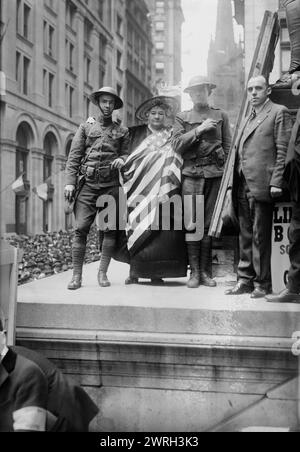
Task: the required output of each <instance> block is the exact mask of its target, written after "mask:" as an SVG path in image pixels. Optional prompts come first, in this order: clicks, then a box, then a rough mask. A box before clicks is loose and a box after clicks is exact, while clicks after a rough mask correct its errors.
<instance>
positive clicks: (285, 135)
mask: <svg viewBox="0 0 300 452" xmlns="http://www.w3.org/2000/svg"><path fill="white" fill-rule="evenodd" d="M247 120H248V118H247ZM247 120H246V121H245V122H244V123H243V124H242V125H241V127H240V131H239V135H238V138H237V144H236V165H235V169H236V170H237V168H238V160H239V149H242V154H241V165H242V171H243V174H244V176H245V179H246V182H247V185H248V187H249V189H250V192H251V194H252V195H253V197H254V198H255V199H256V200H257V201H260V202H273V199H272V197H271V195H270V188H271V187H278V188H284V179H283V174H284V168H285V160H286V155H287V149H288V145H289V140H290V136H291V130H292V118H291V115H290V113H289V111H288V109H287V108H286V107H284V106H283V105H278V104H274V103H273V102H271V101H269V102H267V103H266V105H265V106H264V108H263V109H262V111H261V112H260V113H259V114H258V115H257V117H256V118H255V120H253V121H251V123H250V124H249V125H248V126H247ZM235 176H237V172H236V174H235ZM236 181H237V177H235V178H234V184H233V189H234V192H235V193H236V183H235V182H236Z"/></svg>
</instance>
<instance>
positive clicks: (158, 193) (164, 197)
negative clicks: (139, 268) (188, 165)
mask: <svg viewBox="0 0 300 452" xmlns="http://www.w3.org/2000/svg"><path fill="white" fill-rule="evenodd" d="M171 137H172V132H171V131H170V130H163V131H161V132H157V133H153V134H152V135H150V136H149V137H147V138H146V139H145V140H144V141H143V142H142V143H141V144H140V145H139V146H138V147H137V149H136V150H135V151H134V152H133V153H132V154H131V155H130V156H129V157H128V159H127V161H126V163H125V166H124V168H123V171H122V173H123V174H122V175H123V188H124V192H125V195H126V197H127V236H128V249H129V251H130V252H131V253H132V254H134V253H135V252H136V251H137V250H138V249H140V247H141V246H142V244H143V243H144V242H145V240H146V239H147V238H148V237H149V236H150V235H151V232H152V231H153V229H154V228H155V225H157V221H158V216H159V206H160V204H162V203H164V202H167V201H168V200H169V199H170V197H171V196H172V194H174V193H175V192H176V191H178V188H179V187H180V184H181V168H182V164H183V160H182V158H181V156H180V155H178V154H176V153H175V152H174V151H173V149H172V146H171Z"/></svg>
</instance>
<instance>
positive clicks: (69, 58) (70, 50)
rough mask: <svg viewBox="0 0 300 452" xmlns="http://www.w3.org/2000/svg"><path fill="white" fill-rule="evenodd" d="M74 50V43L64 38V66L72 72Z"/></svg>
mask: <svg viewBox="0 0 300 452" xmlns="http://www.w3.org/2000/svg"><path fill="white" fill-rule="evenodd" d="M74 52H75V47H74V45H73V44H72V43H71V41H69V40H68V39H66V55H65V60H66V67H67V69H69V71H71V72H74Z"/></svg>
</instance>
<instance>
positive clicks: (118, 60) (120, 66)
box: [117, 50, 122, 69]
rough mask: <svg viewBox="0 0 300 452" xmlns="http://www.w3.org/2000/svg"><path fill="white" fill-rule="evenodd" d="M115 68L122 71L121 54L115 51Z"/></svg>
mask: <svg viewBox="0 0 300 452" xmlns="http://www.w3.org/2000/svg"><path fill="white" fill-rule="evenodd" d="M117 68H118V69H122V53H121V52H120V51H119V50H117Z"/></svg>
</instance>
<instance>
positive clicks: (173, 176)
mask: <svg viewBox="0 0 300 452" xmlns="http://www.w3.org/2000/svg"><path fill="white" fill-rule="evenodd" d="M178 108H179V105H178V102H177V100H176V99H175V98H173V97H167V96H156V97H154V98H151V99H149V100H147V101H146V102H144V103H143V104H142V105H141V106H140V107H139V108H138V110H137V112H136V118H137V119H138V120H140V121H143V122H146V124H144V125H142V126H137V127H133V128H131V130H130V136H131V155H130V156H129V157H128V159H127V161H126V163H125V166H124V168H123V169H122V175H123V182H124V191H125V194H126V197H127V237H128V250H129V253H130V276H129V278H128V279H127V280H126V284H127V285H129V284H137V283H138V282H139V278H145V279H151V281H152V284H155V285H160V284H163V283H164V281H163V278H179V277H185V276H186V274H187V261H186V250H185V241H184V232H183V228H176V227H175V226H174V223H175V222H176V220H179V222H181V224H182V218H178V217H180V209H179V214H178V211H177V218H175V217H176V216H175V215H174V212H173V213H171V209H170V206H171V201H173V205H175V204H176V203H177V207H178V204H181V199H180V186H181V167H182V158H181V157H180V156H179V155H178V154H176V153H175V152H174V150H173V148H172V146H171V138H172V133H173V131H172V127H170V126H168V125H167V123H168V122H170V118H174V117H175V115H176V112H177V111H178ZM168 120H169V121H168ZM166 207H167V208H166ZM179 207H182V206H181V205H180V206H179ZM165 212H169V218H166V215H165ZM179 229H180V230H179Z"/></svg>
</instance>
